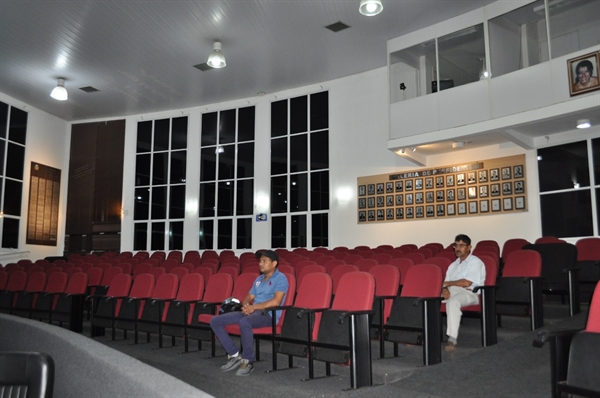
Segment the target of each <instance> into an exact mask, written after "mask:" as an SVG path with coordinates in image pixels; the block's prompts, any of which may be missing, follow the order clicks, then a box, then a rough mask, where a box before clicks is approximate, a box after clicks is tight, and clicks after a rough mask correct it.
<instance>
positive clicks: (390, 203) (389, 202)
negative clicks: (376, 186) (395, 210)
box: [385, 195, 394, 207]
mask: <svg viewBox="0 0 600 398" xmlns="http://www.w3.org/2000/svg"><path fill="white" fill-rule="evenodd" d="M385 205H386V206H388V207H389V206H393V205H394V195H387V196H386V197H385Z"/></svg>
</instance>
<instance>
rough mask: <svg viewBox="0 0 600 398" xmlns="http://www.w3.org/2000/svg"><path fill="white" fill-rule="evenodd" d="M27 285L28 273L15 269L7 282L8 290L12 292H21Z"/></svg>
mask: <svg viewBox="0 0 600 398" xmlns="http://www.w3.org/2000/svg"><path fill="white" fill-rule="evenodd" d="M25 286H27V273H25V271H13V272H12V273H11V274H10V276H9V278H8V283H7V284H6V290H8V291H10V292H21V291H23V290H25Z"/></svg>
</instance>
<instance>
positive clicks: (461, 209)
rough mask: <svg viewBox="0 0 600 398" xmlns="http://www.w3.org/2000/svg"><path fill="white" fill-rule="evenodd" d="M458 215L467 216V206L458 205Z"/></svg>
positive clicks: (461, 203) (464, 204)
mask: <svg viewBox="0 0 600 398" xmlns="http://www.w3.org/2000/svg"><path fill="white" fill-rule="evenodd" d="M458 214H467V204H466V203H465V202H460V203H459V204H458Z"/></svg>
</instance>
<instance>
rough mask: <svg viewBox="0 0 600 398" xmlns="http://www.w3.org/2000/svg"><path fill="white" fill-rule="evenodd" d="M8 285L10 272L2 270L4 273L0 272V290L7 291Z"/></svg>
mask: <svg viewBox="0 0 600 398" xmlns="http://www.w3.org/2000/svg"><path fill="white" fill-rule="evenodd" d="M7 283H8V272H6V271H4V270H2V271H0V290H4V289H6V284H7Z"/></svg>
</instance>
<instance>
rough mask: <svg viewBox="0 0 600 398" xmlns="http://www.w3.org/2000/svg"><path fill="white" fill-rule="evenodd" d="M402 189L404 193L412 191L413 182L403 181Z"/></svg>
mask: <svg viewBox="0 0 600 398" xmlns="http://www.w3.org/2000/svg"><path fill="white" fill-rule="evenodd" d="M404 189H405V190H406V191H412V190H413V180H406V181H404Z"/></svg>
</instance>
